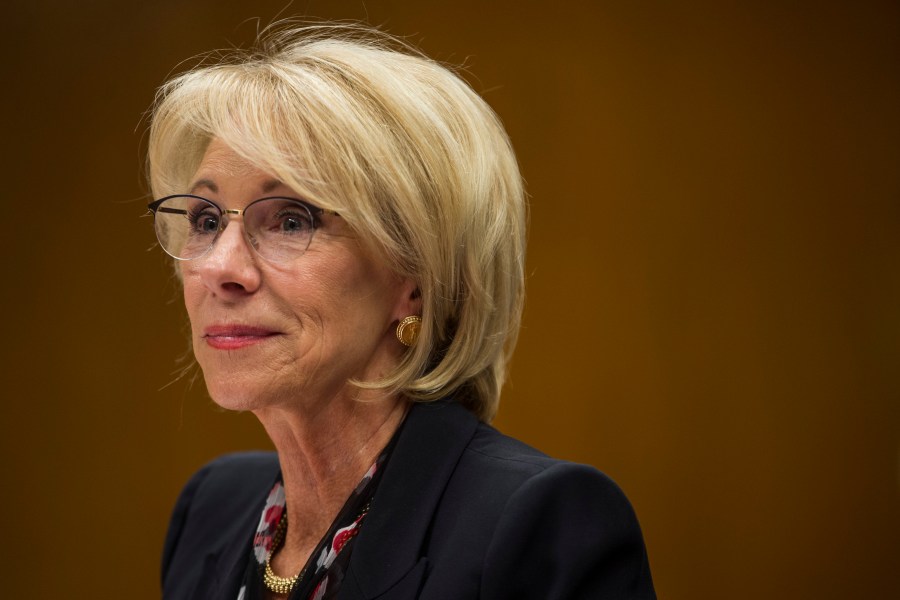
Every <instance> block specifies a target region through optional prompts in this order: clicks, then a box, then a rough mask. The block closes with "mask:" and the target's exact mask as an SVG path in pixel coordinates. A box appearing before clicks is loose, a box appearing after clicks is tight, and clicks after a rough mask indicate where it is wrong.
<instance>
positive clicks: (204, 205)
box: [154, 196, 222, 260]
mask: <svg viewBox="0 0 900 600" xmlns="http://www.w3.org/2000/svg"><path fill="white" fill-rule="evenodd" d="M221 222H222V211H221V210H219V207H218V206H216V205H215V204H213V203H212V202H209V201H208V200H204V199H203V198H198V197H196V196H172V197H171V198H167V199H166V200H165V201H164V202H163V203H162V204H160V205H159V206H158V207H157V208H156V214H155V215H154V223H155V226H156V238H157V239H158V240H159V243H160V245H161V246H162V247H163V250H165V251H166V252H168V253H169V254H170V255H172V256H174V257H175V258H180V259H182V260H188V259H191V258H197V257H198V256H202V255H203V254H205V253H206V251H207V250H209V249H210V247H211V246H212V245H213V242H215V240H216V236H217V235H218V234H219V227H220V224H221Z"/></svg>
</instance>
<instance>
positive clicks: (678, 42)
mask: <svg viewBox="0 0 900 600" xmlns="http://www.w3.org/2000/svg"><path fill="white" fill-rule="evenodd" d="M5 6H7V9H6V11H5V14H7V17H6V18H7V33H6V34H4V35H3V36H2V37H3V40H2V42H0V43H2V45H3V47H2V48H3V56H4V57H5V59H4V65H5V66H4V67H3V72H4V73H6V75H5V76H4V80H5V81H6V84H4V90H3V93H2V100H0V101H2V104H3V108H2V115H3V121H4V124H3V132H4V134H3V139H4V142H3V149H2V152H3V155H2V161H0V164H2V168H3V173H4V175H3V179H4V181H5V182H6V183H5V184H4V186H3V188H2V191H0V197H2V211H3V212H2V221H0V222H2V235H0V245H2V246H0V249H2V257H3V263H4V265H3V270H2V272H3V273H5V275H4V276H3V294H2V302H3V320H4V330H5V331H6V336H7V337H6V342H4V343H3V344H2V345H0V348H2V349H0V352H2V360H0V364H2V368H3V390H2V396H3V401H2V403H0V419H2V421H0V451H2V457H3V458H2V469H3V472H2V479H3V484H2V492H0V504H2V506H0V508H2V510H0V515H2V523H0V527H2V531H3V537H4V539H5V540H6V542H5V543H4V544H2V550H0V565H2V566H0V569H2V573H3V588H4V591H3V593H2V595H3V597H5V598H24V597H31V598H57V597H66V598H106V597H109V598H112V597H120V596H128V597H131V598H138V599H142V598H146V599H151V598H157V597H158V595H159V592H158V587H159V584H158V564H159V554H160V549H161V546H162V541H163V536H164V533H165V528H166V525H167V520H168V517H169V511H170V509H171V507H172V504H173V502H174V500H175V497H176V495H177V494H178V492H179V490H180V488H181V486H182V485H183V484H184V482H185V481H186V479H187V478H188V477H189V475H190V474H191V473H192V472H193V471H195V470H196V469H197V468H198V467H199V466H200V465H202V464H203V463H205V462H206V461H208V460H210V459H211V458H213V457H215V456H217V455H218V454H221V453H223V452H230V451H235V450H240V449H247V448H267V447H268V441H267V439H266V437H265V436H264V433H263V431H262V429H261V428H260V427H259V426H258V425H257V423H256V421H255V418H254V417H253V416H252V415H249V414H230V413H225V412H223V411H221V410H218V409H217V408H216V407H215V406H214V405H213V404H212V402H211V401H210V400H209V398H208V396H207V395H206V392H205V390H204V387H203V383H202V378H201V379H199V380H197V381H196V382H195V383H194V384H193V385H191V381H190V379H191V378H190V377H186V378H183V379H180V380H176V371H178V369H179V365H181V364H183V363H180V362H179V357H181V356H182V355H183V354H184V353H185V351H186V349H187V336H186V317H185V314H184V310H183V308H182V306H181V302H180V297H179V288H178V285H177V284H176V283H175V282H174V280H173V279H172V277H171V268H170V265H169V263H168V261H167V260H166V257H165V256H164V255H163V253H162V252H161V251H160V250H159V249H158V248H155V247H154V242H155V240H154V237H153V233H152V229H151V221H150V219H149V218H147V217H145V216H144V214H145V212H146V210H145V204H146V202H147V201H148V199H149V198H148V188H147V186H146V184H145V181H144V177H143V154H142V153H143V150H144V145H145V142H146V127H147V124H146V122H145V120H144V118H143V115H144V113H145V111H146V110H147V108H148V107H149V106H150V103H151V101H152V98H153V95H154V91H155V89H156V87H157V86H158V85H159V84H161V83H162V82H163V81H164V80H165V79H166V78H167V77H169V76H170V75H172V74H173V73H176V72H178V71H179V70H182V69H184V68H187V67H189V66H191V65H192V64H194V61H192V60H191V57H193V56H196V55H197V54H199V53H201V52H204V51H207V50H211V49H216V48H225V47H230V46H234V45H240V46H246V45H248V44H249V43H250V42H251V41H252V40H253V38H254V37H255V35H256V32H257V30H258V29H259V28H261V27H264V26H265V25H267V24H268V23H270V22H271V21H272V20H274V19H276V18H279V17H298V16H299V17H313V18H317V19H354V20H362V21H365V22H368V23H371V24H374V25H379V26H382V27H383V28H384V29H386V30H388V31H390V32H392V33H394V34H396V35H400V36H404V37H405V38H406V39H408V40H409V41H411V42H413V43H414V44H416V45H418V46H419V47H421V48H422V49H423V50H425V51H426V52H427V53H428V54H429V55H431V56H432V57H434V58H437V59H439V60H441V61H444V62H447V63H451V64H454V65H464V66H465V70H464V71H463V74H464V76H465V77H466V78H467V79H468V80H469V81H470V82H471V84H472V85H473V87H474V88H475V89H476V90H477V91H479V92H480V93H481V94H482V95H483V96H484V97H485V98H486V99H487V100H488V102H489V103H490V104H491V105H492V106H493V107H494V108H495V109H496V111H497V112H498V113H499V115H500V116H501V118H502V119H503V121H504V123H505V124H506V127H507V129H508V131H509V134H510V136H511V137H512V140H513V143H514V145H515V147H516V149H517V152H518V156H519V159H520V162H521V168H522V171H523V174H524V176H525V178H526V180H527V183H528V190H529V194H530V197H531V233H530V250H529V255H528V273H529V278H528V290H529V297H528V304H527V308H526V313H525V321H524V329H523V333H522V336H521V341H520V345H519V349H518V352H517V356H516V360H515V363H514V365H513V370H512V377H511V380H510V383H509V385H508V386H507V389H506V391H505V395H504V400H503V402H502V404H501V410H500V415H499V417H498V419H497V421H496V425H497V426H498V427H499V428H501V429H502V430H504V431H505V432H507V433H509V434H512V435H514V436H516V437H519V438H521V439H523V440H525V441H527V442H528V443H530V444H532V445H535V446H537V447H539V448H541V449H543V450H544V451H546V452H548V453H550V454H553V455H555V456H558V457H562V458H566V459H570V460H575V461H580V462H587V463H590V464H593V465H595V466H597V467H599V468H600V469H602V470H604V471H605V472H607V473H608V474H610V475H611V476H612V477H613V478H614V479H616V481H618V482H619V484H620V485H621V486H622V487H623V488H624V489H625V491H626V493H627V494H628V496H629V497H630V499H631V500H632V502H633V504H634V506H635V508H636V510H637V513H638V515H639V517H640V520H641V524H642V527H643V531H644V535H645V538H646V541H647V545H648V548H649V551H650V560H651V566H652V571H653V575H654V579H655V582H656V586H657V590H658V594H659V596H660V598H666V599H670V600H693V599H706V598H710V599H712V598H729V599H736V600H743V599H748V600H749V599H758V598H767V599H782V598H783V599H789V598H790V599H793V598H798V597H805V598H820V599H832V598H834V599H838V598H896V597H900V569H898V564H900V512H898V506H900V504H898V500H900V494H898V476H900V469H898V458H900V381H898V370H900V369H898V366H900V234H898V226H900V110H898V107H900V5H898V4H897V3H896V2H890V1H883V2H877V1H872V2H865V1H863V2H856V3H848V2H828V1H824V2H823V1H819V2H775V1H758V2H727V1H726V2H723V1H721V0H718V1H688V2H679V3H676V2H652V1H648V2H633V1H631V2H629V1H624V0H622V1H595V2H587V1H585V2H577V1H570V0H558V1H556V2H551V3H547V2H530V1H523V0H518V1H512V0H495V1H492V2H481V1H474V0H456V1H454V2H429V1H423V0H417V1H412V0H393V1H384V2H379V1H375V0H370V1H368V2H362V1H360V0H332V1H327V2H326V1H323V0H307V1H303V2H294V3H293V4H288V3H287V1H286V0H254V2H222V1H213V0H177V1H176V0H155V1H154V2H137V1H132V2H127V1H126V2H123V1H121V0H120V1H112V0H82V1H80V2H65V1H61V0H60V1H55V2H54V1H50V0H28V1H27V2H26V1H22V0H12V1H10V2H7V3H6V4H5Z"/></svg>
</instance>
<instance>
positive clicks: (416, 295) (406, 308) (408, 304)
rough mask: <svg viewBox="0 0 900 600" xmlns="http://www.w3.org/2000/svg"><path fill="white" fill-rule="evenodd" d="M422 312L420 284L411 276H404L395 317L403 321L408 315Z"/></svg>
mask: <svg viewBox="0 0 900 600" xmlns="http://www.w3.org/2000/svg"><path fill="white" fill-rule="evenodd" d="M421 314H422V292H421V291H420V290H419V284H418V283H416V282H415V281H414V280H412V279H410V278H404V279H402V280H401V283H400V296H399V301H398V303H397V312H396V313H395V314H394V318H395V319H396V320H398V321H402V320H403V319H405V318H406V317H409V316H412V315H421Z"/></svg>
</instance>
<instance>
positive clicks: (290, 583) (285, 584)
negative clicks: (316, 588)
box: [263, 498, 372, 594]
mask: <svg viewBox="0 0 900 600" xmlns="http://www.w3.org/2000/svg"><path fill="white" fill-rule="evenodd" d="M371 505H372V500H371V498H370V499H369V501H368V502H366V505H365V506H363V508H362V510H361V511H359V515H358V516H357V517H356V521H360V520H361V519H362V518H363V517H364V516H365V515H366V514H367V513H368V512H369V507H370V506H371ZM286 529H287V509H285V510H284V513H283V514H282V515H281V519H280V520H279V521H278V527H277V528H276V529H275V535H274V536H273V537H272V549H271V550H269V554H268V556H266V569H265V571H263V583H264V584H266V589H268V590H269V591H270V592H273V593H275V594H290V593H291V592H292V591H294V588H295V587H297V584H298V583H300V581H302V580H303V576H304V575H306V567H303V570H301V571H300V572H299V573H297V574H296V575H294V576H293V577H279V576H278V575H276V574H275V572H274V571H272V557H273V556H274V555H275V553H276V552H278V550H280V549H281V545H282V544H283V543H284V535H285V534H284V532H285V530H286ZM358 533H359V527H357V528H356V529H354V530H353V531H352V533H351V534H350V535H351V536H354V537H355V536H356V535H357V534H358Z"/></svg>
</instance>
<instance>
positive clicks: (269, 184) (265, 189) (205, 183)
mask: <svg viewBox="0 0 900 600" xmlns="http://www.w3.org/2000/svg"><path fill="white" fill-rule="evenodd" d="M281 185H283V184H282V182H281V180H279V179H268V180H266V181H265V182H264V183H263V184H262V185H261V186H260V190H261V192H262V193H263V194H268V193H269V192H271V191H272V190H274V189H276V188H278V187H280V186H281ZM200 188H206V189H208V190H209V191H211V192H212V193H214V194H218V193H219V186H217V185H216V183H215V182H214V181H213V180H212V179H198V180H197V181H195V182H194V185H192V186H191V190H190V193H191V194H193V193H195V192H196V191H197V190H198V189H200Z"/></svg>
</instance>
